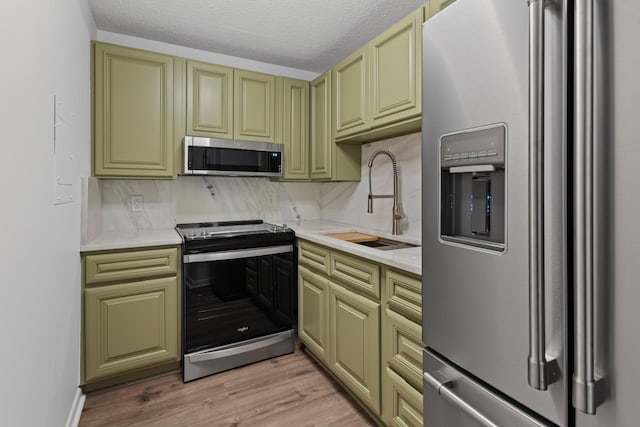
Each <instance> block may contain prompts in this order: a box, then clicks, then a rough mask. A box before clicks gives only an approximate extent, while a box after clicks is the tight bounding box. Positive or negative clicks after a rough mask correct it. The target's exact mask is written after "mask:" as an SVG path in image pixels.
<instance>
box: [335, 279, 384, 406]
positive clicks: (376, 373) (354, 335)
mask: <svg viewBox="0 0 640 427" xmlns="http://www.w3.org/2000/svg"><path fill="white" fill-rule="evenodd" d="M329 306H330V314H329V323H330V327H329V336H330V346H329V349H330V352H329V355H330V356H329V366H330V369H331V370H332V371H333V373H334V374H335V375H336V376H337V377H338V378H339V379H340V380H341V381H342V382H343V383H344V384H345V385H346V386H347V387H348V388H349V390H350V391H351V392H352V393H353V394H354V395H355V396H356V397H358V398H359V399H360V400H361V401H362V402H363V403H364V404H365V405H367V406H368V407H369V409H371V410H372V411H373V413H374V414H376V415H380V304H379V303H377V302H375V301H372V300H370V299H368V298H365V297H363V296H361V295H358V294H357V293H355V292H352V291H350V290H349V289H347V288H344V287H342V286H340V285H337V284H335V283H330V303H329Z"/></svg>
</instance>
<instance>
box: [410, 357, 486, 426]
mask: <svg viewBox="0 0 640 427" xmlns="http://www.w3.org/2000/svg"><path fill="white" fill-rule="evenodd" d="M422 376H423V378H424V380H425V382H426V383H427V384H429V385H430V386H431V387H432V388H433V389H434V390H435V391H436V392H437V393H438V394H439V395H440V396H441V397H443V398H444V399H445V400H447V401H448V402H450V403H451V404H453V405H454V406H456V407H457V408H459V409H461V410H462V411H464V412H465V413H466V414H467V415H469V416H471V418H473V419H474V420H475V421H477V422H478V423H479V424H480V425H482V426H483V427H498V425H497V424H495V423H494V422H492V421H491V420H490V419H489V418H487V417H486V416H484V415H483V414H482V413H481V412H480V411H478V410H477V409H475V408H474V407H473V406H471V405H470V404H469V403H467V402H465V401H464V399H462V398H461V397H460V396H458V395H457V394H456V393H455V392H454V391H453V388H454V385H455V383H454V380H455V379H456V377H457V376H459V374H457V373H456V372H455V371H454V370H453V369H450V368H446V367H445V368H442V369H440V370H438V371H436V372H433V373H429V372H424V373H423V375H422Z"/></svg>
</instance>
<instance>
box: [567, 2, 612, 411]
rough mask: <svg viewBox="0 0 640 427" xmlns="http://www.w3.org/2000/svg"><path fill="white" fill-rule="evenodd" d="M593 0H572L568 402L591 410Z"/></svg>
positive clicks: (594, 391)
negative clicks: (571, 331) (571, 358)
mask: <svg viewBox="0 0 640 427" xmlns="http://www.w3.org/2000/svg"><path fill="white" fill-rule="evenodd" d="M593 37H594V0H577V1H576V2H575V58H574V60H575V67H576V68H575V85H576V86H575V107H574V108H575V132H574V135H575V156H574V162H575V164H574V184H575V191H574V224H575V233H574V251H575V252H574V275H575V277H574V280H575V283H574V299H575V301H574V305H575V314H574V315H575V320H574V321H575V335H574V336H575V338H574V339H575V363H574V365H575V368H574V373H573V380H572V399H573V406H574V407H575V408H576V409H577V410H579V411H581V412H584V413H585V414H590V415H594V414H595V413H596V408H597V407H598V406H599V405H600V404H601V403H602V402H603V401H604V392H603V388H604V387H603V379H602V378H600V379H596V377H595V338H594V336H595V333H594V331H595V329H594V304H595V300H594V296H595V294H594V247H593V238H594V224H595V223H594V218H593V216H594V204H593V203H594V199H593V198H594V186H593V179H594V178H593V177H594V163H593V162H594V157H593V150H594V142H593V135H594V134H593V131H594V127H593V126H594V117H593V111H594V98H593V97H594V92H593V81H594V80H593V79H594V73H593V70H594V39H593Z"/></svg>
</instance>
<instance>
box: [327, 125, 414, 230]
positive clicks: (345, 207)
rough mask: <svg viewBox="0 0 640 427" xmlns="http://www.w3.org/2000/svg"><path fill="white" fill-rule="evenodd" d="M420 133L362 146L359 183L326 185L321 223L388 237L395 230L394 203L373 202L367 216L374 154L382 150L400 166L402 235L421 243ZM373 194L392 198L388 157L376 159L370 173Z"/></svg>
mask: <svg viewBox="0 0 640 427" xmlns="http://www.w3.org/2000/svg"><path fill="white" fill-rule="evenodd" d="M420 147H421V133H419V132H418V133H412V134H409V135H404V136H400V137H396V138H391V139H387V140H384V141H377V142H373V143H370V144H364V145H363V146H362V168H361V171H362V177H361V180H360V182H336V183H326V184H323V186H322V219H324V220H331V221H338V222H343V223H347V224H353V225H356V226H362V227H366V228H370V229H373V230H378V231H381V232H385V233H391V229H392V207H393V200H392V199H374V200H373V213H371V214H368V213H367V195H368V194H369V167H368V166H367V163H368V161H369V157H370V156H371V154H372V153H373V152H374V151H376V150H378V149H381V148H386V149H388V150H390V151H391V152H392V153H393V154H394V155H395V157H396V160H397V163H398V176H399V187H400V202H401V204H402V208H403V212H404V218H403V219H401V220H400V233H401V234H404V235H407V236H410V237H412V238H416V239H420V238H421V237H422V236H421V232H422V227H421V224H422V219H421V216H422V198H421V197H422V174H421V170H422V163H421V148H420ZM371 187H372V191H373V194H393V168H392V164H391V160H390V159H389V157H388V156H386V155H384V154H383V155H380V156H377V157H376V159H375V160H374V163H373V167H372V169H371Z"/></svg>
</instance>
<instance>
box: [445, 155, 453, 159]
mask: <svg viewBox="0 0 640 427" xmlns="http://www.w3.org/2000/svg"><path fill="white" fill-rule="evenodd" d="M444 159H445V160H452V159H453V154H445V155H444Z"/></svg>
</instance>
